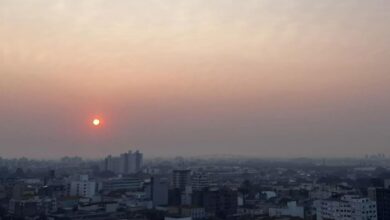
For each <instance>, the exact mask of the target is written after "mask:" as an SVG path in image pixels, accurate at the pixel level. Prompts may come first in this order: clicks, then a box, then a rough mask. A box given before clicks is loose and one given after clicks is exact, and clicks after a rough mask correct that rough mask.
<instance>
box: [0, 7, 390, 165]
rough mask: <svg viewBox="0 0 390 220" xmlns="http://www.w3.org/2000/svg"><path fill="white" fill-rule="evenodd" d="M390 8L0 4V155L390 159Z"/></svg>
mask: <svg viewBox="0 0 390 220" xmlns="http://www.w3.org/2000/svg"><path fill="white" fill-rule="evenodd" d="M389 11H390V3H389V2H388V1H386V0H381V1H366V0H345V1H336V0H322V1H320V2H318V1H312V0H297V1H288V0H284V1H278V2H276V1H272V0H258V1H254V0H253V1H251V0H248V1H225V0H218V1H217V0H215V1H199V0H186V1H181V0H172V1H157V0H156V1H152V0H143V1H127V0H118V1H108V0H105V1H104V0H80V1H72V0H71V1H65V0H35V1H28V0H24V1H22V0H0V74H1V75H0V76H1V78H0V101H1V102H0V122H1V124H0V155H4V156H31V157H59V156H62V155H76V154H79V155H81V156H89V157H97V156H103V155H105V154H108V153H118V152H121V151H125V150H127V149H128V148H129V146H134V147H137V148H138V149H140V150H142V151H144V152H145V153H146V154H148V155H153V156H158V155H162V156H164V155H198V154H214V153H221V152H224V153H232V154H245V155H253V154H255V155H264V156H289V155H295V156H305V155H306V156H327V155H349V154H353V155H362V154H365V153H368V152H370V151H374V152H384V153H390V152H389V150H388V149H389V148H388V146H389V144H388V143H390V140H389V136H388V135H387V132H386V131H388V129H389V128H390V124H389V123H390V118H389V116H388V112H389V111H388V110H389V108H390V104H387V103H390V102H389V97H388V93H389V92H390V91H389V90H390V89H388V88H390V75H389V69H390V68H389V66H390V65H389V63H388V58H389V57H390V56H389V55H390V54H389V51H390V50H389V49H390V29H389V28H388V27H389V26H390V14H389V13H388V12H389ZM92 115H102V116H104V117H105V118H106V119H105V121H106V122H107V123H106V124H105V125H106V126H105V127H104V129H100V130H99V131H96V129H95V130H91V129H90V127H88V126H86V125H85V123H86V122H85V121H86V120H87V121H88V120H89V119H90V117H92ZM27 146H30V147H31V148H29V147H27ZM41 152H43V153H41Z"/></svg>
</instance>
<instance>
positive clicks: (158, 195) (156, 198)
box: [151, 177, 169, 206]
mask: <svg viewBox="0 0 390 220" xmlns="http://www.w3.org/2000/svg"><path fill="white" fill-rule="evenodd" d="M151 187H152V201H153V205H154V206H161V205H168V190H169V181H168V180H167V179H164V178H158V177H152V178H151Z"/></svg>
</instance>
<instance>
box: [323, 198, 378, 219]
mask: <svg viewBox="0 0 390 220" xmlns="http://www.w3.org/2000/svg"><path fill="white" fill-rule="evenodd" d="M316 209H317V212H316V214H317V220H377V208H376V202H375V201H372V200H370V199H368V198H362V197H359V196H354V195H346V196H343V197H341V198H340V199H326V200H318V201H316Z"/></svg>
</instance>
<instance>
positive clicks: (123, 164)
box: [103, 151, 143, 174]
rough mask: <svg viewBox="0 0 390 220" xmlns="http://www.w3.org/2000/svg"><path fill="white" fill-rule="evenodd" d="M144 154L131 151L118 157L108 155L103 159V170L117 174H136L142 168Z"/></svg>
mask: <svg viewBox="0 0 390 220" xmlns="http://www.w3.org/2000/svg"><path fill="white" fill-rule="evenodd" d="M142 163H143V155H142V153H140V152H139V151H136V152H134V153H132V151H129V152H127V153H123V154H121V155H119V156H118V157H114V156H111V155H109V156H107V157H106V158H105V159H104V161H103V170H105V171H111V172H114V173H117V174H134V173H137V172H139V171H140V170H141V167H142Z"/></svg>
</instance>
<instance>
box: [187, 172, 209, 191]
mask: <svg viewBox="0 0 390 220" xmlns="http://www.w3.org/2000/svg"><path fill="white" fill-rule="evenodd" d="M191 185H192V188H193V190H201V189H203V188H206V187H209V186H210V179H209V177H208V176H207V175H206V174H203V173H195V174H194V175H192V178H191Z"/></svg>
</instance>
